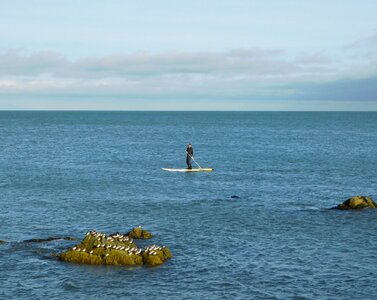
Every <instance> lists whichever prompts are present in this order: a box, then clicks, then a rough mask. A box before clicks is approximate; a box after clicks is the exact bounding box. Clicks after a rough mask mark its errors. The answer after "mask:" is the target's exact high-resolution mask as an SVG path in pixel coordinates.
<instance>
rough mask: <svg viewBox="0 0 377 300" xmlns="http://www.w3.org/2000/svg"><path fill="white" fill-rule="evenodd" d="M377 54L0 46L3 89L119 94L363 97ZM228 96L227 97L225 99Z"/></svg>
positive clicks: (370, 91)
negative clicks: (79, 55) (82, 52)
mask: <svg viewBox="0 0 377 300" xmlns="http://www.w3.org/2000/svg"><path fill="white" fill-rule="evenodd" d="M376 74H377V61H374V62H372V63H371V62H370V61H369V62H368V64H365V62H363V63H360V62H358V61H357V60H355V61H342V59H341V58H339V57H335V58H334V57H332V56H329V55H327V54H325V53H323V52H315V53H299V54H297V55H294V56H289V55H287V54H286V53H285V52H284V51H282V50H279V49H273V50H263V49H248V50H245V49H236V50H231V51H226V52H179V51H175V52H165V53H157V54H151V53H147V52H136V53H121V54H114V55H108V56H103V57H87V58H83V59H77V60H69V59H68V58H66V57H64V56H63V55H62V54H59V53H55V52H48V51H44V52H31V53H28V52H24V51H20V50H14V51H3V52H0V97H2V98H4V97H10V96H12V97H13V96H17V95H18V96H32V95H34V96H38V97H73V96H77V97H104V98H106V97H119V98H123V99H143V98H148V99H190V98H191V99H192V98H200V99H207V100H208V99H220V98H222V99H241V100H245V101H246V100H247V99H254V100H255V99H259V100H261V101H267V100H271V99H307V100H313V99H315V100H321V99H328V100H330V99H331V100H336V99H343V100H344V99H358V100H363V99H368V100H373V101H377V93H376V90H375V88H374V86H377V85H376V80H375V78H376V77H375V75H376ZM229 101H231V100H229Z"/></svg>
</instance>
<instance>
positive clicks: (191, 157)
mask: <svg viewBox="0 0 377 300" xmlns="http://www.w3.org/2000/svg"><path fill="white" fill-rule="evenodd" d="M186 153H187V155H188V156H190V157H191V159H192V160H193V161H194V163H196V164H197V165H198V167H199V168H200V169H201V168H202V167H201V166H200V165H199V164H198V163H197V162H196V160H195V159H194V157H192V156H191V155H190V153H188V152H187V151H186Z"/></svg>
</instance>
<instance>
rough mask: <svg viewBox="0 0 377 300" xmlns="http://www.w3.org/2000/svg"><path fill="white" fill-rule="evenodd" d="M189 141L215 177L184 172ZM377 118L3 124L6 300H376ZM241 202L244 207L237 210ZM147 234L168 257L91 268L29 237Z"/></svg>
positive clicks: (266, 116) (47, 119)
mask: <svg viewBox="0 0 377 300" xmlns="http://www.w3.org/2000/svg"><path fill="white" fill-rule="evenodd" d="M189 142H191V143H192V144H193V146H194V150H195V156H196V159H197V161H198V162H199V164H200V165H201V166H202V167H213V168H215V171H214V172H212V173H190V174H185V173H169V172H164V171H162V170H161V168H162V167H172V168H175V167H185V146H186V144H187V143H189ZM376 149H377V113H288V112H285V113H267V112H265V113H257V112H253V113H236V112H233V113H230V112H229V113H225V112H216V113H215V112H211V113H210V112H187V113H179V112H0V207H1V210H0V239H1V240H5V241H7V242H6V243H4V244H0V270H1V271H0V282H1V285H0V298H1V299H4V298H10V299H15V298H25V299H31V298H35V299H53V298H55V299H63V298H70V299H73V298H75V299H85V298H89V299H119V298H127V299H375V297H376V295H377V288H376V285H375V278H376V275H377V254H376V249H377V241H376V238H377V231H376V229H377V222H376V218H377V213H376V212H375V211H373V210H364V211H358V212H350V211H335V210H328V208H329V207H332V206H335V205H337V204H338V203H340V202H342V201H344V200H346V199H347V198H348V197H350V196H353V195H359V194H362V195H368V196H371V197H373V198H374V199H377V192H376V186H377V185H376V184H377V167H376V166H377V155H376V151H377V150H376ZM232 196H237V197H232ZM137 225H142V226H143V227H144V228H146V229H148V230H150V231H151V232H152V233H154V234H155V238H154V239H153V241H152V242H151V243H157V244H165V245H167V246H168V247H169V248H170V249H171V251H172V253H173V255H174V258H173V259H171V260H170V261H168V262H167V263H166V264H164V265H163V266H160V267H156V268H127V267H104V266H83V265H74V264H68V263H63V262H60V261H58V260H56V259H54V258H53V257H52V256H51V254H53V253H57V252H61V251H63V250H64V249H66V248H67V247H70V246H72V245H74V244H75V242H74V241H65V240H57V241H52V242H46V243H26V242H24V241H25V240H27V239H31V238H47V237H51V236H62V237H63V236H70V237H77V238H80V239H81V238H82V236H83V235H84V234H85V232H86V231H88V230H91V229H95V230H97V231H104V232H107V233H110V232H115V231H119V232H127V231H128V230H129V229H130V228H131V227H133V226H137Z"/></svg>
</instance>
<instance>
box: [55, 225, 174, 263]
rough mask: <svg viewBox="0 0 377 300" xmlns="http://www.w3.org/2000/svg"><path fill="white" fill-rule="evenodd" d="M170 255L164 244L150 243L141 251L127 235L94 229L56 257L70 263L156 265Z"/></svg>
mask: <svg viewBox="0 0 377 300" xmlns="http://www.w3.org/2000/svg"><path fill="white" fill-rule="evenodd" d="M171 257H172V255H171V253H170V250H169V249H168V248H167V247H165V246H163V247H161V246H156V245H153V246H148V247H146V248H145V249H144V250H143V249H140V248H138V247H137V245H136V244H135V243H134V241H133V238H132V237H130V236H127V235H122V234H119V233H115V234H111V235H106V234H103V233H99V232H96V231H90V232H88V233H87V234H86V236H85V238H84V239H83V241H82V242H81V243H80V244H78V245H76V246H74V247H72V248H71V249H69V250H67V251H66V252H64V253H62V254H60V255H59V259H61V260H63V261H67V262H72V263H79V264H92V265H127V266H141V265H149V266H156V265H160V264H162V263H163V262H164V261H165V260H167V259H169V258H171Z"/></svg>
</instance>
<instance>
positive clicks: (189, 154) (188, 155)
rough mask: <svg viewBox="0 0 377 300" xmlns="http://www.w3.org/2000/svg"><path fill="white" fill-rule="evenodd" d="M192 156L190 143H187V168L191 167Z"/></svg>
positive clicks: (192, 151)
mask: <svg viewBox="0 0 377 300" xmlns="http://www.w3.org/2000/svg"><path fill="white" fill-rule="evenodd" d="M193 156H194V149H193V148H192V145H191V144H188V145H187V148H186V164H187V169H192V165H191V161H192V158H193Z"/></svg>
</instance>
